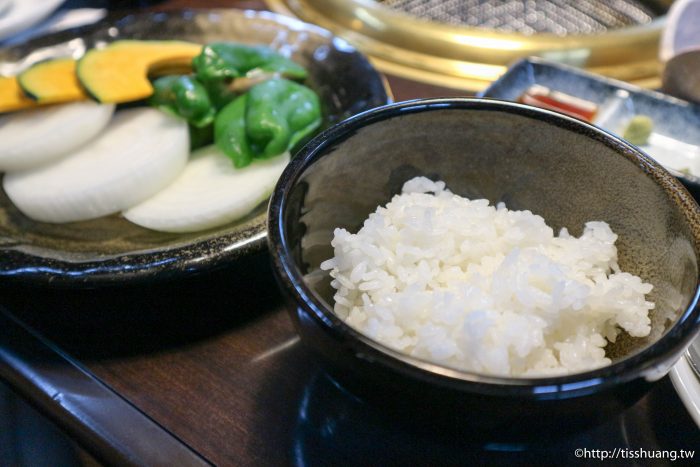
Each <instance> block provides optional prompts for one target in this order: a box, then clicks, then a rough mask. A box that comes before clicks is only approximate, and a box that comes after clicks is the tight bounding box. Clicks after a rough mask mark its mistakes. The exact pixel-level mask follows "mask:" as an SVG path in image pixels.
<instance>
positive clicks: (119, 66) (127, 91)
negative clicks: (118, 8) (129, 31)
mask: <svg viewBox="0 0 700 467" xmlns="http://www.w3.org/2000/svg"><path fill="white" fill-rule="evenodd" d="M201 50H202V46H201V45H199V44H193V43H190V42H182V41H138V40H122V41H116V42H113V43H111V44H110V45H108V46H107V47H105V48H102V49H92V50H90V51H88V52H87V53H86V54H85V55H84V56H83V58H81V59H80V60H79V61H78V67H77V75H78V79H79V80H80V83H81V84H82V85H83V87H84V88H85V89H86V90H87V92H88V93H89V94H90V95H91V96H92V97H93V98H95V99H96V100H98V101H99V102H102V103H120V102H131V101H136V100H140V99H145V98H147V97H149V96H150V95H151V94H153V86H152V85H151V83H150V81H149V80H148V76H149V70H150V69H151V67H152V66H153V65H156V66H157V67H163V66H164V64H165V63H167V62H168V61H173V62H175V63H180V64H181V63H182V62H183V60H187V61H191V60H192V59H193V58H194V57H195V56H196V55H198V54H199V52H201Z"/></svg>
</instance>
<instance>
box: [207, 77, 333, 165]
mask: <svg viewBox="0 0 700 467" xmlns="http://www.w3.org/2000/svg"><path fill="white" fill-rule="evenodd" d="M320 124H321V106H320V104H319V99H318V96H317V95H316V93H314V92H313V91H312V90H311V89H309V88H307V87H306V86H303V85H301V84H298V83H295V82H293V81H288V80H286V79H271V80H268V81H265V82H263V83H260V84H258V85H255V86H253V87H252V88H251V89H250V91H248V93H247V94H244V95H242V96H240V97H238V98H236V99H235V100H234V101H233V102H231V103H230V104H228V105H227V106H226V107H224V108H223V109H222V110H221V111H220V112H219V114H218V115H217V116H216V120H215V122H214V141H215V143H216V145H217V146H218V147H219V148H220V149H221V150H222V151H223V152H224V153H225V154H226V155H227V156H229V157H230V158H231V159H232V160H233V163H234V165H235V166H236V167H239V168H240V167H245V166H246V165H248V164H250V162H251V161H252V160H253V159H263V158H268V157H273V156H276V155H278V154H282V153H283V152H285V151H288V150H290V149H292V148H293V147H294V146H295V145H296V144H297V143H299V142H300V141H301V140H302V139H304V138H305V137H307V136H308V135H310V134H311V133H312V132H313V131H314V130H315V129H316V128H318V127H319V125H320Z"/></svg>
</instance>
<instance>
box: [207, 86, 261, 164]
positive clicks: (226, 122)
mask: <svg viewBox="0 0 700 467" xmlns="http://www.w3.org/2000/svg"><path fill="white" fill-rule="evenodd" d="M247 104H248V94H243V95H242V96H240V97H238V98H236V99H235V100H234V101H233V102H231V103H230V104H228V105H227V106H226V107H224V108H223V109H221V111H220V112H219V114H218V115H217V116H216V120H214V142H215V143H216V145H217V146H218V147H219V149H221V150H222V151H223V153H224V154H226V155H227V156H228V157H230V158H231V159H232V160H233V165H234V166H235V167H237V168H239V169H240V168H242V167H245V166H246V165H248V164H250V163H251V162H252V161H253V151H252V150H251V148H250V144H248V137H247V136H246V132H245V109H246V106H247Z"/></svg>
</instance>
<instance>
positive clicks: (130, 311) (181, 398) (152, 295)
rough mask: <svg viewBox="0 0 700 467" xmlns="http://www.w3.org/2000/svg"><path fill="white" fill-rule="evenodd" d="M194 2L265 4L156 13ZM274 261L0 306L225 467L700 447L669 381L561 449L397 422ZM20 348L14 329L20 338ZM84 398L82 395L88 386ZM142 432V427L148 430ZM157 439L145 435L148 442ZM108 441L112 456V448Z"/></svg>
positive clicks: (115, 454)
mask: <svg viewBox="0 0 700 467" xmlns="http://www.w3.org/2000/svg"><path fill="white" fill-rule="evenodd" d="M193 5H196V6H197V7H232V6H244V7H250V8H257V9H261V8H263V5H262V4H261V3H260V2H250V1H243V2H236V1H200V2H195V1H186V0H171V1H166V2H162V3H160V4H158V5H157V6H156V7H149V8H160V9H169V8H182V7H187V6H193ZM389 82H390V84H391V87H392V89H393V91H394V95H395V98H396V100H404V99H408V98H415V97H426V96H436V95H454V94H456V92H455V91H452V90H447V89H443V88H436V87H434V86H426V85H421V84H418V83H412V82H410V81H407V80H402V79H398V78H395V77H389ZM268 263H269V260H268V257H267V253H266V252H265V253H261V254H257V255H255V256H252V257H249V258H246V259H244V260H241V261H240V262H238V263H236V264H231V265H230V266H229V267H227V268H226V269H223V270H220V271H217V272H214V273H210V274H207V275H203V276H200V277H196V278H193V279H188V280H187V281H183V282H176V283H167V284H158V285H152V286H148V287H131V288H120V289H103V290H88V291H66V290H33V289H26V288H21V287H16V286H13V287H9V288H8V287H4V288H0V307H2V308H4V310H5V313H6V314H7V315H8V316H12V317H14V318H16V319H17V321H18V323H15V324H17V325H18V326H20V327H21V326H29V327H31V328H32V329H34V330H35V331H36V335H35V336H34V338H36V339H38V341H41V344H42V345H43V344H45V343H46V342H52V343H54V344H55V348H54V350H58V351H59V353H64V354H65V355H66V356H67V357H68V359H69V360H72V361H74V362H77V363H79V365H80V366H82V368H83V369H85V370H86V371H87V372H88V374H91V375H94V376H96V377H97V379H99V380H100V381H101V382H102V383H104V387H106V388H108V389H111V390H112V391H114V393H115V394H118V395H119V396H121V397H122V398H123V400H124V401H126V402H127V403H128V404H131V406H132V407H133V408H136V409H137V410H136V411H134V412H135V414H136V415H138V414H143V415H145V417H144V418H145V419H147V420H149V421H151V422H155V424H154V426H156V427H160V428H163V429H164V433H165V434H167V435H172V436H171V438H172V439H173V440H174V441H175V442H177V443H181V444H183V445H184V446H186V447H188V448H189V449H190V450H191V451H193V452H195V453H197V455H199V456H201V458H202V459H203V460H205V461H206V462H210V463H213V464H218V465H285V464H293V465H327V464H329V463H334V464H335V463H340V464H345V463H352V464H354V465H364V464H373V465H381V464H387V463H388V464H394V465H396V464H411V465H413V464H421V465H427V464H474V463H475V464H485V463H489V464H492V463H495V464H509V465H513V464H516V465H517V464H521V465H528V464H560V463H569V462H573V461H575V460H576V459H575V457H574V454H573V452H574V449H575V448H577V447H587V448H590V449H606V448H610V449H612V448H615V447H629V448H631V449H634V448H645V449H695V448H697V447H698V446H700V433H698V429H697V426H695V425H694V424H693V422H692V420H691V419H690V417H689V415H688V414H687V412H686V411H685V409H684V408H683V406H682V405H681V403H680V401H679V399H678V396H677V395H676V394H675V392H674V391H673V388H672V387H671V385H670V382H669V381H668V379H667V378H665V379H664V380H663V381H662V382H661V384H659V385H658V386H657V387H656V389H654V390H653V391H652V392H651V393H650V394H649V395H648V396H647V397H645V398H644V399H643V400H642V401H641V402H639V403H638V404H637V405H636V406H634V407H632V408H631V409H630V410H628V411H627V412H625V413H624V414H622V415H621V416H620V417H618V418H616V419H614V420H610V422H609V423H607V424H605V425H603V426H601V427H597V428H595V429H592V430H589V431H586V432H583V433H579V434H577V435H575V436H570V437H567V438H563V439H557V440H555V441H552V440H547V441H543V442H541V443H530V444H527V445H525V444H518V445H513V444H508V443H503V442H500V441H499V440H493V442H491V443H480V444H476V443H472V442H470V440H469V439H463V438H461V437H460V436H459V434H455V433H445V432H444V431H430V430H425V429H419V428H417V427H411V426H406V425H404V424H402V423H400V422H398V421H395V420H391V419H390V418H389V417H388V416H386V415H385V414H383V413H382V411H381V409H380V408H376V407H372V406H371V405H369V404H366V403H364V402H362V401H360V400H357V399H355V398H354V397H353V396H352V395H350V394H348V393H346V392H345V391H344V390H343V389H342V388H340V387H338V386H337V385H335V384H334V382H333V381H331V380H330V379H329V378H328V377H327V376H326V375H325V373H324V372H323V371H322V369H321V368H319V366H318V364H317V362H316V360H315V358H314V356H313V355H311V354H309V353H307V351H306V350H305V349H304V348H303V347H302V346H301V345H300V343H299V341H298V339H297V337H296V335H295V333H294V330H293V328H292V326H291V322H290V320H289V319H288V317H287V315H286V312H285V309H284V304H283V301H282V297H281V295H280V293H279V292H278V289H277V286H276V284H275V283H274V280H273V278H272V274H271V271H270V267H269V264H268ZM0 334H1V333H0ZM27 336H29V335H27ZM23 339H24V337H18V334H14V340H10V341H11V342H15V343H17V342H19V341H22V340H23ZM27 339H31V338H30V337H27ZM10 341H7V340H6V341H5V343H6V344H5V345H9V344H7V342H10ZM0 342H2V340H0ZM17 345H23V344H22V342H19V343H18V344H17ZM2 350H5V351H7V350H8V349H2V348H0V351H2ZM12 355H15V356H17V355H19V357H16V358H15V359H14V360H12V365H16V366H17V368H19V367H22V365H23V364H26V365H28V366H33V368H34V370H36V371H37V372H39V373H41V372H44V373H41V374H56V373H58V374H59V375H60V372H59V371H53V373H51V372H47V367H50V368H48V370H55V368H53V367H51V364H50V363H48V362H49V360H42V359H41V358H40V357H38V355H39V354H37V353H36V352H35V350H32V349H29V348H28V349H27V350H26V351H24V353H22V351H21V350H18V351H17V353H15V354H12ZM32 355H34V356H36V358H32ZM8 360H11V359H8ZM17 368H15V369H17ZM56 368H58V367H56ZM39 373H35V374H39ZM1 374H2V373H0V375H1ZM12 374H14V375H15V376H16V375H18V374H19V372H18V373H12ZM22 378H23V377H20V376H17V381H22V383H21V384H20V383H17V384H15V388H16V389H17V391H18V392H19V393H20V394H22V395H24V396H25V397H27V398H29V399H30V400H31V399H33V402H34V403H35V404H36V405H37V406H39V407H40V408H41V409H42V410H44V411H45V412H47V413H49V414H50V415H51V416H52V417H53V418H54V419H56V420H58V422H59V423H62V422H61V420H62V419H63V418H65V417H64V415H65V414H64V415H62V413H63V412H61V410H62V409H63V408H65V407H64V406H61V407H58V408H57V410H56V411H52V410H51V404H52V403H53V402H55V401H57V403H58V404H59V405H60V401H58V399H60V398H56V397H54V398H53V399H55V401H54V400H52V399H51V398H48V399H46V400H43V399H41V396H40V395H36V394H38V393H36V392H34V389H37V388H38V387H39V386H41V385H40V384H39V383H38V382H37V381H38V380H39V379H40V378H39V377H35V378H34V380H32V377H28V378H24V379H22ZM28 381H29V383H28ZM31 381H34V383H31ZM31 384H35V385H37V388H33V387H31ZM75 391H76V392H77V395H78V396H79V395H80V391H81V389H80V388H76V389H75ZM104 397H107V396H104ZM95 403H96V404H97V405H96V406H95V407H93V409H94V410H96V411H97V412H98V413H99V411H100V410H101V409H100V407H101V406H100V404H101V402H100V398H99V397H98V398H97V400H96V402H95ZM64 405H65V404H64ZM73 415H76V414H75V413H74V414H73ZM77 415H78V416H77V417H74V418H73V420H72V421H71V422H70V423H68V422H66V423H65V424H64V427H65V428H66V429H67V430H68V431H69V433H71V434H73V435H76V436H77V434H80V433H83V435H84V436H77V437H78V438H79V441H81V442H83V443H84V444H86V445H87V446H86V447H87V448H88V450H91V451H92V452H93V453H95V454H96V456H97V457H99V458H101V459H102V460H103V461H105V462H110V463H112V462H119V463H122V462H125V463H139V462H138V461H139V459H138V458H134V457H132V458H129V455H128V453H129V452H131V451H130V446H128V445H126V446H124V445H123V444H121V445H120V444H119V442H118V441H114V439H116V437H117V436H118V434H114V436H111V435H112V434H111V433H110V432H109V430H110V429H111V428H110V427H112V428H114V427H116V429H118V428H120V427H121V428H124V427H123V426H122V425H123V424H122V425H120V421H119V420H118V419H116V420H114V422H115V423H113V424H111V425H110V423H109V421H106V422H95V423H93V424H91V423H90V422H89V421H88V422H85V420H84V418H85V417H83V422H85V423H83V425H85V426H82V427H81V426H77V427H76V426H73V424H77V425H80V423H81V417H80V413H78V414H77ZM100 423H104V424H100ZM124 423H126V422H124ZM68 425H70V426H68ZM133 426H134V430H137V427H138V426H141V425H139V424H138V423H136V422H134V425H133ZM149 429H150V428H149ZM85 431H87V432H88V433H87V434H85ZM125 436H135V437H137V438H138V436H140V435H139V433H138V432H137V433H131V434H129V433H127V434H126V435H125ZM149 436H152V435H147V434H145V432H144V434H143V437H145V438H146V441H145V444H148V442H149V439H150V438H149ZM152 439H153V440H154V441H153V443H154V444H152V445H149V446H148V447H147V448H146V449H152V450H155V451H159V450H160V451H161V452H159V456H160V457H158V459H160V460H159V461H157V462H155V463H160V462H161V461H162V463H163V465H167V464H182V465H184V464H186V463H188V462H187V461H185V460H184V459H185V458H184V457H182V458H179V457H178V458H170V459H169V458H168V455H169V454H172V455H173V456H175V451H174V450H172V451H171V450H169V449H168V448H166V444H163V445H159V444H157V443H158V442H159V441H157V440H156V438H155V437H154V438H152ZM110 440H112V441H110ZM129 442H131V441H129ZM101 443H102V444H101ZM110 443H111V444H112V445H113V446H112V447H114V448H115V449H112V450H110V449H108V448H109V446H107V448H105V446H106V445H109V444H110ZM103 444H104V445H103ZM163 451H167V452H163ZM699 455H700V454H699ZM196 458H197V456H194V457H193V459H195V460H194V461H193V462H194V463H196V462H197V461H196ZM151 459H153V458H151ZM174 459H180V460H179V461H177V460H174ZM190 460H192V459H190ZM200 460H201V459H200Z"/></svg>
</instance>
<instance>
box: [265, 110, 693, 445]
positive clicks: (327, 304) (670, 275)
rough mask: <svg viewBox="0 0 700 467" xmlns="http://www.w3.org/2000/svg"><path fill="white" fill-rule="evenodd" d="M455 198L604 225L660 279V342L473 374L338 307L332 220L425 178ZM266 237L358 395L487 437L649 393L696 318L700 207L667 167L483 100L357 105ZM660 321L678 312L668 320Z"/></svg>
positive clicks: (306, 159) (306, 323)
mask: <svg viewBox="0 0 700 467" xmlns="http://www.w3.org/2000/svg"><path fill="white" fill-rule="evenodd" d="M418 175H425V176H427V177H429V178H432V179H440V180H443V181H445V182H446V183H447V186H448V187H449V188H450V189H451V190H452V191H453V192H454V193H456V194H459V195H461V196H466V197H468V198H472V199H474V198H487V199H489V200H490V201H491V203H496V202H499V201H504V202H505V203H506V205H507V206H508V207H509V208H510V209H518V210H521V209H529V210H531V211H532V212H534V213H535V214H539V215H541V216H542V217H544V219H545V221H546V222H547V224H548V225H550V226H551V227H552V228H553V229H554V230H555V231H558V230H559V229H560V228H561V227H567V228H568V230H569V231H570V232H571V233H572V234H573V235H577V236H578V235H580V233H581V230H582V227H583V225H584V223H585V222H587V221H589V220H594V219H595V220H604V221H606V222H608V223H609V224H610V226H611V228H612V229H613V231H614V232H615V233H617V234H618V235H619V238H618V241H617V247H618V253H619V263H620V266H621V268H622V269H623V270H624V271H628V272H631V273H633V274H636V275H639V276H640V277H642V279H643V280H644V281H646V282H650V283H652V284H653V285H654V290H653V291H652V293H651V294H650V296H649V299H650V300H651V301H654V302H655V303H656V308H655V309H654V310H652V312H651V320H652V327H653V328H654V329H656V330H657V331H659V332H658V334H660V335H661V337H660V338H658V336H657V338H656V339H652V338H639V339H618V342H617V343H616V344H615V345H614V346H609V347H608V348H606V351H608V353H609V355H610V356H611V357H612V358H613V363H612V364H611V365H609V366H606V367H603V368H600V369H597V370H593V371H588V372H585V373H578V374H571V375H567V376H559V377H547V378H507V377H497V376H486V375H481V374H475V373H469V372H465V371H460V370H457V369H453V368H448V367H445V366H441V365H437V364H433V363H430V362H426V361H423V360H419V359H416V358H413V357H411V356H408V355H405V354H402V353H400V352H398V351H396V350H392V349H389V348H387V347H385V346H383V345H381V344H379V343H377V342H375V341H373V340H371V339H369V338H368V337H366V336H364V335H362V334H360V333H359V332H357V331H356V330H354V329H353V328H351V327H350V326H348V325H347V324H345V323H344V322H343V321H342V320H341V319H339V318H338V317H337V316H336V315H335V314H334V313H333V292H334V291H333V289H332V288H331V287H330V286H329V278H328V274H327V273H326V272H322V271H320V269H319V265H320V263H321V262H322V261H324V260H326V259H328V258H330V257H332V256H333V249H332V247H331V245H330V242H331V239H332V238H333V230H334V229H335V228H336V227H343V228H346V229H347V230H349V231H350V232H357V230H358V229H359V228H360V227H361V225H362V222H363V221H364V219H366V218H367V216H368V214H369V213H370V212H373V211H374V210H375V209H376V207H377V206H379V205H384V204H386V203H387V202H388V201H389V200H390V199H391V197H392V196H393V195H394V194H396V193H399V192H400V189H401V186H402V184H403V183H404V182H405V181H406V180H408V179H410V178H413V177H415V176H418ZM268 231H269V237H268V242H269V246H270V251H271V253H272V258H273V263H274V272H275V274H276V276H277V278H278V280H279V283H280V285H281V287H282V289H283V290H284V291H285V293H286V295H287V297H288V298H289V303H290V306H289V310H290V314H291V317H292V319H293V321H294V324H295V326H296V327H297V329H298V332H299V334H300V335H301V337H302V340H303V342H305V343H306V344H307V345H308V346H310V347H311V348H313V349H314V350H315V351H316V352H317V353H318V354H319V355H320V356H321V357H322V359H323V360H324V361H325V362H326V363H327V364H328V368H329V369H330V371H331V372H332V374H334V375H335V376H336V377H337V378H338V379H339V380H340V381H341V382H342V383H343V384H345V385H347V386H348V387H349V388H350V389H351V390H353V391H354V392H355V393H358V394H360V395H362V396H366V397H368V398H370V399H373V400H375V401H377V400H379V401H381V403H382V404H383V405H385V406H386V407H390V408H394V409H398V411H397V412H396V413H404V414H409V415H410V416H411V417H414V416H424V417H426V416H427V419H435V418H440V419H448V420H453V421H456V420H461V421H466V422H467V425H469V426H472V427H475V428H478V429H479V430H482V431H483V432H499V433H506V432H510V433H515V434H527V433H529V432H532V433H534V432H536V431H538V430H536V428H550V429H551V428H553V427H560V428H557V429H558V430H560V429H561V430H566V429H576V428H578V427H580V426H582V425H588V424H592V423H595V422H598V421H602V420H605V419H606V418H608V417H610V416H611V415H613V414H615V413H617V412H619V411H621V410H623V409H624V408H626V407H628V406H630V405H632V404H634V403H635V402H636V401H637V400H639V399H640V398H641V397H642V396H643V395H644V394H645V393H646V392H647V391H648V390H649V389H650V387H651V385H652V384H653V383H654V382H655V381H658V380H659V379H661V378H662V377H663V376H664V375H665V374H666V373H667V371H668V370H669V369H670V367H671V366H672V365H673V364H674V363H675V361H676V360H677V359H678V357H679V356H680V354H681V353H682V351H683V349H684V348H685V347H686V346H687V344H688V343H689V342H690V340H691V339H692V338H693V336H695V335H696V334H697V332H698V330H699V328H700V326H699V325H700V308H698V307H697V300H698V257H699V254H698V245H700V208H699V207H698V205H697V204H696V203H695V201H694V200H693V198H692V197H691V196H690V195H689V194H688V192H687V191H686V190H685V189H684V188H683V186H682V185H681V184H680V183H679V182H678V181H677V180H676V179H675V178H674V177H673V176H671V175H670V174H669V173H668V172H666V171H665V170H664V169H663V168H662V167H661V166H660V165H658V164H657V163H656V162H654V161H653V160H651V159H650V158H648V157H647V156H645V155H644V154H643V153H641V152H640V151H638V150H637V149H635V148H634V147H632V146H630V145H629V144H627V143H625V142H624V141H622V140H620V139H618V138H616V137H614V136H612V135H610V134H608V133H606V132H604V131H602V130H600V129H597V128H595V127H593V126H591V125H588V124H586V123H583V122H580V121H578V120H575V119H572V118H568V117H566V116H563V115H560V114H556V113H553V112H549V111H546V110H541V109H536V108H533V107H529V106H524V105H520V104H515V103H508V102H501V101H494V100H487V99H457V98H455V99H429V100H418V101H411V102H404V103H398V104H394V105H389V106H384V107H381V108H378V109H374V110H371V111H368V112H365V113H362V114H360V115H357V116H355V117H353V118H351V119H349V120H346V121H345V122H343V123H341V124H338V125H336V126H334V127H333V128H331V129H329V130H327V131H326V132H324V133H323V134H321V135H319V136H318V137H316V138H315V139H314V140H313V141H311V142H310V143H309V144H308V145H307V146H306V147H305V148H304V149H303V150H302V151H301V152H300V153H299V154H298V156H297V158H296V159H295V160H294V161H292V163H291V164H290V165H289V166H288V167H287V170H286V171H285V172H284V174H283V175H282V177H281V179H280V181H279V183H278V185H277V188H276V190H275V192H274V194H273V196H272V199H271V202H270V207H269V213H268ZM666 316H672V317H673V318H672V319H671V320H667V319H666Z"/></svg>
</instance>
